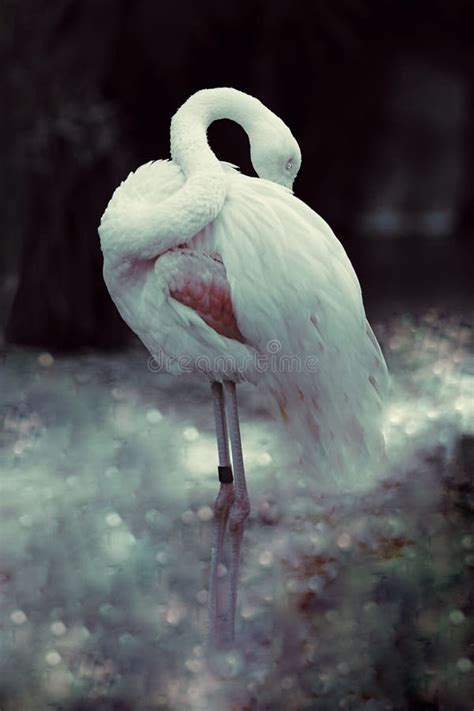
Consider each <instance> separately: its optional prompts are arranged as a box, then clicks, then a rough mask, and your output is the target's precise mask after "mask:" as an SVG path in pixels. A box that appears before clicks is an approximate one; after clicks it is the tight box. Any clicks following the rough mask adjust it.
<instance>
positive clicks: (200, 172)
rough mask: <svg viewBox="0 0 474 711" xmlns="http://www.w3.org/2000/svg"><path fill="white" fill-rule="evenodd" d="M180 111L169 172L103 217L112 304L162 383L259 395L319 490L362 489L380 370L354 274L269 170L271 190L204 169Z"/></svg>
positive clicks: (145, 176)
mask: <svg viewBox="0 0 474 711" xmlns="http://www.w3.org/2000/svg"><path fill="white" fill-rule="evenodd" d="M210 91H211V92H213V91H214V92H219V91H223V92H233V90H210ZM203 94H206V92H200V93H199V94H198V95H195V96H197V97H199V95H201V97H202V95H203ZM235 95H239V96H245V95H241V94H240V93H239V92H235V94H232V96H234V97H235ZM193 98H194V97H193ZM207 98H208V97H206V99H207ZM247 98H248V99H250V97H247ZM227 100H228V97H227ZM190 101H191V102H192V100H190ZM252 101H255V100H252ZM188 104H189V102H188ZM200 106H201V105H200V104H199V100H198V101H197V103H195V105H194V112H197V113H196V115H197V116H202V114H203V111H204V110H203V109H202V108H200ZM185 107H186V104H185V106H184V107H183V108H184V115H183V116H184V118H183V116H182V117H181V118H182V120H181V123H179V121H177V122H176V123H177V126H176V130H175V133H176V134H177V135H179V136H181V138H182V137H183V133H184V132H187V133H186V136H188V134H189V135H190V138H189V140H187V139H186V138H184V139H183V142H184V144H185V147H184V148H183V149H182V150H179V149H177V148H176V137H175V151H174V152H175V153H177V154H178V155H177V161H175V160H173V161H157V162H153V163H148V164H146V165H143V166H141V167H140V168H139V169H138V170H137V171H136V172H135V173H133V174H131V175H130V176H129V177H128V178H127V180H126V181H125V182H124V183H122V185H121V186H119V188H117V190H116V191H115V193H114V195H113V197H112V199H111V201H110V203H109V205H108V207H107V210H106V212H105V213H104V216H103V218H102V223H101V227H100V236H101V244H102V250H103V253H104V277H105V280H106V283H107V286H108V288H109V291H110V293H111V295H112V298H113V299H114V301H115V303H116V305H117V307H118V309H119V311H120V313H121V314H122V316H123V318H124V320H125V321H126V322H127V323H128V324H129V326H130V327H131V328H132V330H133V331H135V333H136V334H137V335H138V336H139V337H140V339H141V340H142V341H143V343H144V344H145V345H146V346H147V348H148V349H149V351H150V352H151V353H152V354H153V355H155V356H156V357H158V358H159V361H160V363H162V364H163V366H164V367H166V369H167V370H168V372H174V373H176V374H183V373H184V374H187V373H189V372H191V373H192V374H194V375H196V374H197V375H200V376H202V377H204V378H207V379H209V380H210V381H212V382H216V381H217V382H222V381H232V382H234V383H236V382H241V381H243V380H247V381H250V382H253V383H257V382H259V383H261V384H262V385H263V386H264V387H266V389H267V390H268V391H269V392H270V393H272V395H273V396H274V398H275V400H276V401H277V403H278V405H279V408H280V411H281V412H282V413H283V415H284V417H285V418H286V419H287V420H288V424H289V426H290V427H292V429H293V433H294V436H295V437H296V438H297V440H298V441H299V443H300V445H301V456H302V461H303V462H304V463H305V464H306V465H307V466H310V467H311V468H312V469H313V471H314V477H315V478H317V481H318V486H319V487H320V488H321V490H322V491H324V490H329V489H334V488H335V487H339V488H341V487H342V488H347V487H354V486H360V485H362V486H363V485H364V483H365V481H366V479H367V474H366V472H367V471H368V470H369V468H370V466H369V460H370V459H371V456H370V455H373V454H374V453H376V454H377V453H378V454H380V451H381V435H380V428H379V426H378V423H377V419H378V417H379V413H380V406H381V402H382V400H383V397H384V393H385V390H386V385H387V370H386V366H385V362H384V359H383V356H382V353H381V351H380V348H379V346H378V343H377V341H376V339H375V337H374V335H373V332H372V330H371V328H370V326H369V324H368V323H367V320H366V317H365V312H364V307H363V303H362V297H361V292H360V287H359V282H358V280H357V277H356V275H355V272H354V270H353V268H352V265H351V263H350V261H349V259H348V257H347V255H346V253H345V251H344V249H343V247H342V245H341V244H340V242H339V241H338V240H337V238H336V237H335V235H334V234H333V232H332V231H331V229H330V228H329V226H328V225H327V224H326V223H325V222H324V220H323V219H322V218H321V217H319V216H318V215H317V214H316V213H315V212H313V210H311V209H310V208H309V207H307V206H306V205H305V204H304V203H303V202H301V201H300V200H299V199H298V198H296V197H295V196H294V195H293V194H292V192H291V190H290V189H288V187H284V186H282V185H279V184H277V183H276V182H273V180H277V177H275V178H273V175H272V171H274V166H273V164H271V167H270V168H269V169H268V171H267V174H268V175H269V177H272V180H267V179H263V178H253V177H248V176H245V175H241V174H240V173H239V172H238V171H237V170H236V169H235V168H234V167H232V166H230V165H228V164H225V163H219V162H217V160H216V159H215V158H214V157H213V158H214V160H213V161H212V162H211V158H210V156H209V153H210V151H209V149H208V148H206V149H205V148H204V146H203V145H202V143H201V142H200V141H201V138H200V137H199V133H198V132H196V134H195V133H194V127H193V125H192V122H191V112H186V109H185ZM259 107H261V108H262V110H265V111H267V112H268V110H267V109H265V107H263V106H262V105H261V104H259ZM259 110H260V109H259ZM181 112H183V109H182V110H181ZM199 112H201V113H199ZM268 113H270V112H268ZM220 115H223V112H218V115H217V118H219V117H220ZM179 116H180V113H179V112H178V114H177V115H176V119H177V118H178V117H179ZM271 116H272V117H273V116H274V115H273V114H271ZM210 118H211V120H212V119H213V118H214V116H213V115H211V117H210ZM274 118H275V120H276V121H279V119H277V118H276V117H274ZM207 122H209V116H208V115H206V117H205V123H207ZM198 123H199V121H198ZM241 123H243V124H244V121H243V120H242V121H241ZM280 124H281V126H280ZM280 124H278V130H279V131H281V132H282V134H283V128H284V129H286V127H285V126H284V124H282V122H280ZM244 125H245V124H244ZM281 127H283V128H281ZM252 130H254V132H255V133H257V134H258V133H259V130H258V129H257V128H254V127H253V124H252ZM286 131H288V129H286ZM288 133H289V132H288ZM249 135H250V136H251V143H252V134H251V130H250V131H249ZM290 136H291V134H290ZM204 137H205V126H204ZM291 139H292V137H291ZM287 140H288V142H289V143H288V145H290V140H289V139H287ZM292 140H293V141H294V139H292ZM295 144H296V142H295ZM206 147H207V143H206ZM292 149H294V147H293V146H292ZM252 150H253V152H254V146H253V145H252ZM288 150H289V149H288ZM298 150H299V149H298ZM193 151H194V153H198V152H199V151H201V158H202V163H204V164H205V169H203V168H202V166H200V164H199V162H198V161H197V160H194V158H193V155H194V154H193ZM211 155H212V154H211ZM253 157H254V156H253ZM298 160H299V158H298ZM259 162H260V163H261V162H262V161H261V156H256V157H255V159H254V164H255V163H257V164H258V163H259ZM183 166H184V169H183ZM261 172H262V173H263V172H265V171H264V170H262V171H261ZM293 177H294V176H293ZM193 181H194V183H193ZM280 182H285V180H284V179H282V180H281V181H280ZM291 182H292V180H291ZM287 184H290V181H288V182H287ZM206 190H207V194H206ZM186 191H189V193H190V194H191V192H192V191H194V197H195V204H196V207H197V213H198V214H197V215H196V211H194V212H191V210H190V209H189V212H187V209H188V208H187V206H188V203H189V197H188V198H186V203H185V202H184V198H185V197H186V196H185V195H184V194H185V193H186ZM203 196H204V197H203ZM180 201H182V203H183V204H180ZM160 206H165V207H168V208H169V211H168V213H167V216H163V214H162V213H160V212H159V210H160ZM180 211H181V218H180V215H179V214H176V213H177V212H178V213H179V212H180ZM179 218H180V219H181V224H179ZM173 220H174V222H173ZM183 357H184V361H183V360H182V359H183ZM295 357H296V359H295ZM179 359H181V360H179ZM372 459H374V458H373V457H372ZM376 460H377V456H376V457H375V461H376ZM234 466H235V463H234Z"/></svg>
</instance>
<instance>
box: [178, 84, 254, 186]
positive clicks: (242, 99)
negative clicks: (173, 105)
mask: <svg viewBox="0 0 474 711" xmlns="http://www.w3.org/2000/svg"><path fill="white" fill-rule="evenodd" d="M263 111H265V107H264V106H263V104H261V102H260V101H258V99H255V98H254V97H252V96H248V95H247V94H244V93H243V92H240V91H237V90H236V89H231V88H219V89H204V90H202V91H198V92H197V93H196V94H193V96H191V97H190V98H189V99H188V100H187V101H186V102H185V103H184V104H183V106H181V108H180V109H179V110H178V111H177V112H176V114H175V115H174V116H173V119H172V121H171V157H172V159H173V161H174V162H176V163H177V164H178V165H179V166H180V168H181V169H182V171H183V172H184V174H185V175H186V177H188V178H189V177H190V176H192V175H193V174H195V173H202V172H214V173H216V172H221V171H222V168H221V165H220V163H219V161H218V160H217V158H216V156H215V155H214V153H213V152H212V150H211V149H210V147H209V144H208V142H207V129H208V127H209V126H210V124H211V123H212V122H213V121H217V120H218V119H222V118H227V119H230V120H231V121H235V122H236V123H238V124H239V125H240V126H242V128H243V129H244V131H246V133H247V135H248V136H249V138H250V137H251V134H252V130H253V127H254V125H255V123H256V121H257V120H258V116H259V115H260V114H261V113H262V112H263Z"/></svg>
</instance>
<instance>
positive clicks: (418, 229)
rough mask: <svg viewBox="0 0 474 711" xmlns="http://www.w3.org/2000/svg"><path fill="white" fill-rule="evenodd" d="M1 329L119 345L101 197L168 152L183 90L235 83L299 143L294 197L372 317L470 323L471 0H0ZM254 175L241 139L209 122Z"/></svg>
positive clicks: (18, 335) (56, 344)
mask: <svg viewBox="0 0 474 711" xmlns="http://www.w3.org/2000/svg"><path fill="white" fill-rule="evenodd" d="M0 8H1V16H0V28H1V29H0V42H1V46H0V52H1V56H0V60H1V62H0V66H1V67H2V70H1V71H2V83H1V87H0V102H1V106H2V111H1V119H0V120H1V121H2V124H3V125H2V126H1V130H0V141H1V155H2V160H1V167H0V185H1V194H2V200H1V208H0V209H1V214H0V232H1V241H0V260H1V261H0V264H1V267H0V275H1V282H0V283H1V292H0V293H1V298H0V309H1V318H0V325H1V330H2V332H4V336H3V338H5V339H6V340H7V341H9V342H13V343H17V344H28V345H35V346H45V347H48V348H51V349H69V348H81V347H86V346H87V347H90V346H92V347H101V348H103V347H116V346H119V345H123V344H125V343H126V342H127V340H129V339H130V338H131V336H130V334H129V332H128V329H127V328H126V327H125V326H124V325H123V324H122V322H121V320H120V318H119V316H118V315H117V313H116V311H115V307H114V306H113V304H112V302H111V301H110V299H109V297H108V295H107V292H106V290H105V286H104V285H103V282H102V276H101V254H100V250H99V241H98V235H97V225H98V224H99V221H100V216H101V214H102V212H103V210H104V209H105V206H106V204H107V201H108V200H109V198H110V196H111V194H112V192H113V190H114V188H115V187H116V186H117V185H118V183H119V182H120V181H121V180H122V179H124V178H125V177H126V175H127V174H128V173H129V171H130V170H134V169H135V168H136V167H137V166H138V165H139V164H140V163H142V162H145V161H148V160H150V159H153V158H160V157H167V156H168V155H169V122H170V117H171V115H172V114H173V113H174V112H175V110H176V109H177V108H178V106H179V105H180V104H181V103H182V102H183V101H184V100H185V99H186V98H187V97H188V96H189V95H190V94H191V93H192V92H194V91H195V90H197V89H199V88H203V87H212V86H225V85H228V86H234V87H237V88H239V89H242V90H244V91H246V92H248V93H250V94H253V95H255V96H257V97H258V98H260V99H261V100H262V101H263V102H264V103H266V104H267V105H268V106H269V107H270V108H271V109H273V110H274V111H275V112H276V113H277V114H279V115H280V116H281V117H282V118H283V119H284V120H285V122H286V123H287V124H288V125H289V126H290V128H291V129H292V131H293V133H294V135H295V136H296V138H297V139H298V141H299V143H300V146H301V149H302V153H303V167H302V170H301V173H300V176H299V177H298V179H297V181H296V184H295V192H296V194H297V195H298V196H299V197H300V198H302V199H303V200H305V201H306V202H307V203H308V204H309V205H310V206H311V207H312V208H314V209H315V210H316V211H317V212H319V213H320V214H321V215H322V216H323V217H324V218H325V219H326V220H327V221H328V222H329V223H330V224H331V226H332V227H333V229H334V230H335V232H336V234H337V235H338V236H339V238H340V239H341V241H342V243H343V244H344V246H345V248H346V250H347V251H348V253H349V256H350V257H351V259H352V260H353V262H354V265H355V268H356V270H357V271H358V274H359V277H360V280H361V283H362V287H363V291H364V294H365V300H366V304H367V310H368V312H369V316H371V317H372V316H373V315H374V314H377V315H378V314H383V315H386V316H389V315H390V314H391V313H393V312H396V311H403V310H406V309H408V310H410V311H411V312H414V311H416V310H417V309H419V308H421V309H423V308H427V307H433V306H435V307H438V308H439V309H441V310H448V311H449V310H456V311H457V312H460V313H462V314H463V315H464V316H463V317H464V318H466V319H469V314H470V310H471V303H470V300H469V281H468V275H469V271H470V269H471V267H472V264H471V260H470V253H471V244H472V231H473V222H474V210H473V205H472V191H473V184H474V122H473V118H474V45H473V42H472V35H473V30H474V3H473V2H471V1H469V0H464V1H463V0H457V1H455V2H449V3H447V2H442V1H441V0H439V1H436V0H432V1H431V2H417V1H412V2H402V1H401V0H398V1H397V2H394V1H391V0H385V1H383V0H377V1H376V2H375V1H373V0H372V1H370V0H316V2H306V3H305V2H295V1H290V0H260V1H257V2H256V1H252V2H251V1H249V0H226V2H216V1H212V0H201V1H200V2H195V0H194V1H191V0H175V1H174V2H171V3H169V2H166V3H165V2H156V1H155V2H153V1H151V0H135V1H134V2H132V1H131V0H47V1H46V0H43V1H40V0H22V2H19V1H14V0H2V2H1V4H0ZM210 141H211V144H212V147H213V149H214V150H215V151H216V153H217V155H218V156H219V157H220V158H221V159H225V160H228V161H231V162H234V163H236V164H238V165H239V166H240V167H241V169H242V170H243V171H244V172H252V167H251V165H250V161H249V155H248V154H249V151H248V143H247V139H246V137H245V134H244V133H243V131H242V130H241V129H240V128H239V127H237V126H235V125H233V124H231V123H230V122H220V123H219V124H215V125H214V126H213V127H211V129H210Z"/></svg>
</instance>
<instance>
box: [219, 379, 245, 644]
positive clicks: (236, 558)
mask: <svg viewBox="0 0 474 711" xmlns="http://www.w3.org/2000/svg"><path fill="white" fill-rule="evenodd" d="M224 390H225V395H226V403H227V413H228V418H229V420H228V421H229V430H230V443H231V447H232V464H233V467H234V475H235V485H234V501H233V503H232V507H231V510H230V514H229V534H230V539H231V544H232V562H231V569H230V596H229V619H228V636H229V639H230V641H231V642H233V641H234V633H235V609H236V602H237V582H238V576H239V562H240V547H241V543H242V538H243V535H244V527H245V522H246V520H247V517H248V515H249V513H250V501H249V497H248V493H247V484H246V482H245V470H244V459H243V455H242V443H241V439H240V426H239V412H238V407H237V392H236V386H235V383H233V382H231V381H228V380H227V381H226V382H225V383H224Z"/></svg>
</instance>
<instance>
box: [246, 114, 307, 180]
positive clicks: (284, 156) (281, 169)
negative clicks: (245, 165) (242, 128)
mask: <svg viewBox="0 0 474 711" xmlns="http://www.w3.org/2000/svg"><path fill="white" fill-rule="evenodd" d="M269 113H270V112H269ZM250 156H251V159H252V165H253V167H254V169H255V172H256V173H257V175H258V177H259V178H265V179H266V180H271V181H272V182H274V183H278V184H279V185H283V186H285V187H286V188H290V189H291V188H292V187H293V182H294V180H295V178H296V176H297V174H298V171H299V169H300V166H301V151H300V147H299V145H298V143H297V142H296V139H295V138H294V136H293V134H292V133H291V131H290V129H289V128H288V126H286V124H284V123H283V121H281V119H279V118H278V117H277V116H275V114H271V118H270V117H269V118H266V119H265V120H264V121H260V122H259V123H258V125H257V126H256V127H255V129H254V130H253V131H252V132H251V133H250Z"/></svg>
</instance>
